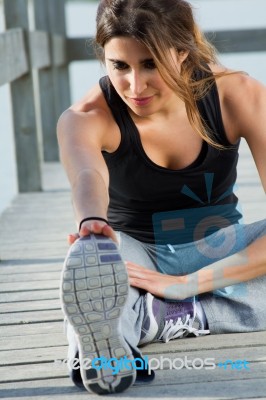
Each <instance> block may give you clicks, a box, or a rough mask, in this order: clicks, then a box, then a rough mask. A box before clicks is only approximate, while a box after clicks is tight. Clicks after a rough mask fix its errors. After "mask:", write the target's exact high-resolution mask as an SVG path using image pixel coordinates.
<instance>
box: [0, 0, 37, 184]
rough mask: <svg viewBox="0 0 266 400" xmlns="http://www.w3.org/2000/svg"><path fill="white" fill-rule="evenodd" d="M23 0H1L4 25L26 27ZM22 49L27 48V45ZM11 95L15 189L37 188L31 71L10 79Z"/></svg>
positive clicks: (26, 10)
mask: <svg viewBox="0 0 266 400" xmlns="http://www.w3.org/2000/svg"><path fill="white" fill-rule="evenodd" d="M27 3H28V2H27V0H13V1H12V2H11V1H8V0H4V11H5V22H6V28H7V29H10V28H16V27H18V26H19V27H21V28H23V29H25V30H28V28H29V23H28V15H27V12H28V8H27V6H28V4H27ZM26 52H27V54H28V52H29V49H28V48H27V47H26ZM11 97H12V107H13V125H14V132H15V148H16V160H17V174H18V186H19V191H20V192H30V191H38V190H41V169H40V154H39V144H38V138H37V130H36V121H35V104H34V89H33V80H32V76H31V74H27V75H23V76H22V77H21V78H20V79H17V80H16V81H13V82H12V83H11ZM21 99H23V101H21Z"/></svg>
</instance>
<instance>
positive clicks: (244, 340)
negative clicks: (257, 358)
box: [143, 331, 266, 354]
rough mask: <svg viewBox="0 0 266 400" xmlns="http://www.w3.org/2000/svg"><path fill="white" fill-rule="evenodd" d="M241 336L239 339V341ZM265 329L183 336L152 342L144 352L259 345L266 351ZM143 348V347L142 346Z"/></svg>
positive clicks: (153, 352)
mask: <svg viewBox="0 0 266 400" xmlns="http://www.w3.org/2000/svg"><path fill="white" fill-rule="evenodd" d="M240 338H241V341H240ZM265 344H266V331H263V332H249V333H241V334H239V333H227V334H221V335H208V336H203V337H197V338H194V337H192V338H184V339H178V340H172V341H170V342H169V343H167V344H165V343H163V344H159V345H158V343H152V344H149V345H148V346H145V353H146V354H157V353H160V354H164V353H176V352H179V351H181V352H185V351H191V350H196V349H200V351H203V350H207V349H208V350H213V349H217V348H220V349H228V348H234V347H243V348H244V347H253V346H261V347H262V352H263V351H266V345H265ZM143 349H144V348H143Z"/></svg>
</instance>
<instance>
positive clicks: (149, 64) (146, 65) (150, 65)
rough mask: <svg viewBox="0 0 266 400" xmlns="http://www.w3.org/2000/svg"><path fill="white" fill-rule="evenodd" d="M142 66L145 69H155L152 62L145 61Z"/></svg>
mask: <svg viewBox="0 0 266 400" xmlns="http://www.w3.org/2000/svg"><path fill="white" fill-rule="evenodd" d="M144 66H145V68H147V69H155V68H156V65H155V62H154V61H152V60H151V61H147V62H146V63H145V64H144Z"/></svg>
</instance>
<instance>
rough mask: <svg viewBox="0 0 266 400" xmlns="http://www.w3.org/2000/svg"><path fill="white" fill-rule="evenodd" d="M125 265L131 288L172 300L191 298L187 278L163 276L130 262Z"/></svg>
mask: <svg viewBox="0 0 266 400" xmlns="http://www.w3.org/2000/svg"><path fill="white" fill-rule="evenodd" d="M125 264H126V267H127V272H128V276H129V283H130V285H131V286H135V287H137V288H139V289H144V290H146V291H147V292H149V293H152V294H153V295H154V296H157V297H162V298H167V299H172V300H184V299H185V298H187V297H189V296H190V294H189V293H188V291H187V288H188V285H187V281H188V279H187V276H174V275H166V274H162V273H160V272H157V271H151V270H149V269H146V268H144V267H142V266H140V265H137V264H134V263H132V262H130V261H126V262H125Z"/></svg>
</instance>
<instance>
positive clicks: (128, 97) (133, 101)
mask: <svg viewBox="0 0 266 400" xmlns="http://www.w3.org/2000/svg"><path fill="white" fill-rule="evenodd" d="M104 52H105V64H106V69H107V73H108V76H109V78H110V80H111V82H112V84H113V86H114V88H115V90H116V91H117V93H118V94H119V96H120V97H121V98H122V100H123V101H124V102H125V103H126V104H127V105H128V107H129V108H130V109H131V110H132V111H133V113H135V114H136V115H138V116H143V117H145V116H146V117H147V116H149V115H153V114H155V113H165V112H166V113H167V112H169V111H171V108H172V107H176V104H177V100H179V102H180V99H178V97H177V96H176V94H175V93H174V92H173V91H172V90H171V89H170V88H169V87H168V86H167V84H166V83H165V82H164V80H163V79H162V77H161V75H160V74H159V72H158V70H157V68H156V66H155V64H154V61H153V59H152V56H151V53H150V52H149V50H148V49H147V48H146V47H145V46H144V45H142V44H141V43H139V42H138V41H137V40H136V39H133V38H129V37H117V38H113V39H111V40H110V41H109V42H107V44H106V45H105V47H104ZM173 57H174V60H175V62H176V68H177V70H178V71H180V66H181V62H182V61H180V60H179V61H178V60H177V57H176V55H175V53H174V52H173Z"/></svg>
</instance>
